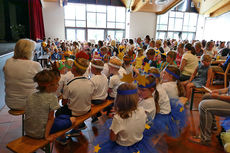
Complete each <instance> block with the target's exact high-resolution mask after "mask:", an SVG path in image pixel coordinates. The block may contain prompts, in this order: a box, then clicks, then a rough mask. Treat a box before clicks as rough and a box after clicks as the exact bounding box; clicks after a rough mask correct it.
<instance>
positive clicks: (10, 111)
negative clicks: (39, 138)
mask: <svg viewBox="0 0 230 153" xmlns="http://www.w3.org/2000/svg"><path fill="white" fill-rule="evenodd" d="M8 113H9V114H11V115H14V116H18V115H22V136H24V114H25V111H24V110H13V109H10V110H9V111H8Z"/></svg>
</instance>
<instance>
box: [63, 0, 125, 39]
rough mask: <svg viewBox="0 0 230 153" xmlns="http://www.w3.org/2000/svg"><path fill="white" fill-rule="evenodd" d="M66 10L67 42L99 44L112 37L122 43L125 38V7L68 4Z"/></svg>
mask: <svg viewBox="0 0 230 153" xmlns="http://www.w3.org/2000/svg"><path fill="white" fill-rule="evenodd" d="M64 10H65V29H66V39H67V40H80V41H84V40H87V41H92V42H94V41H95V42H97V41H98V40H105V38H106V37H107V36H108V35H110V36H111V38H112V39H117V40H118V41H121V40H122V39H123V38H124V36H125V26H126V22H125V21H126V9H125V7H115V6H105V5H92V4H74V3H68V5H67V6H65V7H64Z"/></svg>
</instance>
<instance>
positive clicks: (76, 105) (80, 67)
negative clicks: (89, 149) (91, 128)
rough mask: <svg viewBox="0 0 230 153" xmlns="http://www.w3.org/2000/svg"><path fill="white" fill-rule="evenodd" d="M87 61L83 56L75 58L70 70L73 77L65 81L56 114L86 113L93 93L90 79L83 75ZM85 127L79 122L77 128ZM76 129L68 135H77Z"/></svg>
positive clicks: (74, 114)
mask: <svg viewBox="0 0 230 153" xmlns="http://www.w3.org/2000/svg"><path fill="white" fill-rule="evenodd" d="M81 54H83V53H81ZM88 65H89V62H88V60H87V59H85V58H80V57H78V58H76V60H75V61H74V63H73V66H72V69H71V72H72V73H73V75H74V78H73V79H72V80H71V81H69V82H68V83H67V85H66V86H65V87H64V92H63V100H62V105H63V107H62V108H60V109H59V110H58V111H57V112H56V114H55V115H56V116H59V115H61V114H65V115H71V116H81V115H84V114H86V113H88V112H89V111H90V109H91V97H92V94H93V90H94V89H93V85H92V82H91V81H90V80H88V79H87V78H86V77H83V74H84V73H85V71H86V69H87V68H88ZM84 128H86V126H85V124H84V123H83V124H81V125H80V126H79V129H84ZM79 132H80V131H78V130H76V129H73V130H72V131H71V132H70V133H69V134H70V136H75V134H76V135H79Z"/></svg>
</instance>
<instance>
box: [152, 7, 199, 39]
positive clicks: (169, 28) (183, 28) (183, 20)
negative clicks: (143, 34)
mask: <svg viewBox="0 0 230 153" xmlns="http://www.w3.org/2000/svg"><path fill="white" fill-rule="evenodd" d="M195 16H196V19H195V18H194V17H195ZM190 18H193V21H194V20H196V22H195V24H192V25H191V24H190ZM198 18H199V14H197V13H189V12H182V11H175V10H171V11H169V12H167V13H165V14H163V15H158V16H157V29H156V31H157V32H156V39H177V40H178V39H179V33H181V39H183V40H193V39H195V38H196V31H197V25H198ZM166 19H168V20H167V21H166ZM161 20H162V21H161ZM179 22H180V24H178V23H179ZM178 25H179V26H180V27H179V26H178ZM178 27H179V28H178Z"/></svg>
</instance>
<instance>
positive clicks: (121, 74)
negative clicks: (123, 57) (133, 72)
mask: <svg viewBox="0 0 230 153" xmlns="http://www.w3.org/2000/svg"><path fill="white" fill-rule="evenodd" d="M118 73H119V74H120V76H121V77H123V75H124V74H127V71H126V70H125V69H124V68H123V67H122V66H121V67H120V69H119V71H118Z"/></svg>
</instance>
